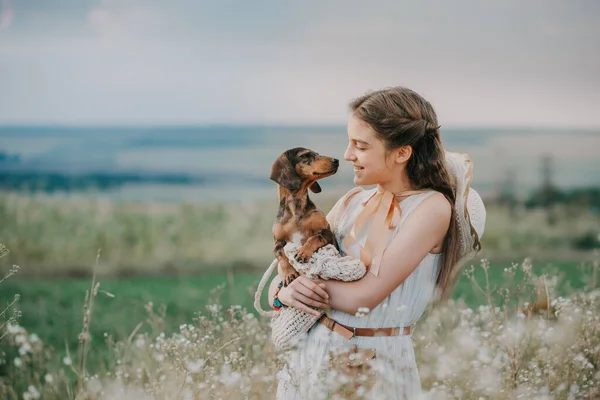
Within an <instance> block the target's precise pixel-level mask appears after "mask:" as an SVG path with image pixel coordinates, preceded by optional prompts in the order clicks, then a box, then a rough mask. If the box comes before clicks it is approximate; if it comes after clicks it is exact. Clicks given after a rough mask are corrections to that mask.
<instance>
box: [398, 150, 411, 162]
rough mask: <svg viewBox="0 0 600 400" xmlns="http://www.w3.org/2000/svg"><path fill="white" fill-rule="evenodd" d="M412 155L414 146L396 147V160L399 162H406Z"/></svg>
mask: <svg viewBox="0 0 600 400" xmlns="http://www.w3.org/2000/svg"><path fill="white" fill-rule="evenodd" d="M411 155H412V147H411V146H401V147H399V148H397V149H396V162H397V163H398V164H404V163H406V162H407V161H408V160H409V159H410V156H411Z"/></svg>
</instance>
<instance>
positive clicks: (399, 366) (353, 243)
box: [269, 87, 485, 399]
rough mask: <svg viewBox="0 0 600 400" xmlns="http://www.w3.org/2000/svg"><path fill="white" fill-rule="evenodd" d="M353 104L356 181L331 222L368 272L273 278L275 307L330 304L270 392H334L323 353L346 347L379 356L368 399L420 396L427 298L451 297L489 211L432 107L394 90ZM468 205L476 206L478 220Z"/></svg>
mask: <svg viewBox="0 0 600 400" xmlns="http://www.w3.org/2000/svg"><path fill="white" fill-rule="evenodd" d="M350 111H351V112H350V116H349V120H348V128H347V131H348V147H347V149H346V152H345V154H344V159H345V160H346V161H349V162H351V163H352V166H353V168H354V183H355V184H356V185H357V187H355V188H354V189H352V190H350V191H349V192H348V193H347V194H346V195H344V196H343V197H342V198H341V199H340V200H339V201H338V202H337V203H336V204H335V205H334V207H333V208H332V209H331V211H330V212H329V214H328V215H327V219H328V221H329V224H330V225H331V227H332V229H333V231H334V233H335V236H336V239H337V241H338V244H339V247H340V252H341V254H342V255H347V254H349V255H352V256H354V257H357V258H360V259H361V260H362V261H363V262H364V263H365V265H366V266H367V267H368V269H369V270H368V273H367V274H366V275H365V276H364V277H363V278H362V279H360V280H358V281H354V282H340V281H321V280H312V279H309V278H307V277H306V276H300V277H299V278H297V279H296V280H294V281H293V282H292V283H291V284H290V285H289V286H287V287H283V288H281V289H280V290H279V291H278V292H277V284H278V283H279V282H280V281H281V278H280V277H276V278H275V279H274V280H273V281H272V282H271V285H270V288H269V299H270V302H271V304H272V302H273V299H274V298H275V297H277V298H278V299H279V301H280V302H281V303H282V304H283V305H284V306H288V307H296V308H299V309H301V310H303V311H305V312H308V313H312V314H315V313H316V315H319V314H318V313H317V312H316V311H315V310H313V309H312V308H310V307H317V308H326V309H329V312H328V314H327V316H326V317H325V318H322V319H321V320H320V322H321V323H317V324H315V326H313V327H312V328H311V330H310V331H309V332H308V335H307V337H306V339H305V340H304V341H303V342H302V343H301V344H300V345H299V346H298V348H297V349H296V350H294V351H292V352H290V353H289V354H288V355H287V360H286V361H287V362H286V365H285V367H284V369H283V370H282V371H281V372H280V373H279V375H278V379H279V383H278V390H277V398H278V399H304V398H310V399H318V398H324V397H327V396H328V395H330V394H331V393H330V392H331V390H332V386H335V383H334V381H335V379H333V378H334V377H335V372H334V371H332V370H331V369H329V368H327V366H328V365H329V353H330V351H332V350H335V349H347V348H349V347H350V346H351V345H356V346H357V347H358V348H359V349H370V350H371V351H373V350H374V352H375V354H376V358H375V360H373V363H372V364H371V365H372V367H373V368H374V371H376V374H375V375H376V376H375V377H374V378H369V379H373V381H372V382H370V383H372V385H371V386H369V385H368V383H369V382H365V386H364V388H367V387H369V388H372V390H373V392H371V395H372V396H373V398H386V399H387V398H398V399H405V398H408V399H412V398H414V397H415V396H417V395H418V394H419V393H420V392H421V384H420V379H419V374H418V371H417V367H416V363H415V356H414V352H413V345H412V341H411V334H412V330H413V327H414V325H415V323H416V322H417V321H418V320H419V318H420V317H421V315H422V314H423V312H424V311H425V309H426V306H427V304H428V303H429V302H430V300H432V298H433V297H434V296H438V297H439V298H441V299H446V298H447V297H448V294H449V292H450V289H451V286H452V283H453V281H454V278H455V276H456V275H457V274H456V273H457V270H458V268H459V266H460V263H461V261H462V260H464V259H465V258H466V257H468V256H471V255H473V253H474V252H475V251H477V250H479V248H480V245H479V237H480V235H481V234H482V232H483V220H484V218H485V216H484V211H485V209H484V208H483V204H482V203H481V199H480V198H479V196H478V195H477V194H476V192H474V191H473V190H469V184H470V180H471V176H472V175H471V163H470V160H469V159H468V157H466V156H465V155H459V154H454V153H446V152H445V151H444V149H443V147H442V142H441V140H440V133H439V126H438V121H437V117H436V114H435V111H434V109H433V107H432V106H431V104H430V103H429V102H427V101H426V100H425V99H423V98H422V97H421V96H420V95H418V94H417V93H415V92H414V91H412V90H409V89H407V88H403V87H394V88H389V89H384V90H379V91H376V92H371V93H368V94H366V95H364V96H362V97H359V98H357V99H356V100H354V101H352V103H351V104H350ZM371 185H376V187H375V188H374V189H371V190H363V189H362V188H361V187H362V186H371ZM463 210H464V211H463ZM469 210H472V211H474V210H479V212H478V222H477V223H476V224H473V222H472V221H471V218H470V215H469V212H468V211H469ZM482 215H483V216H482ZM474 225H475V226H474ZM369 390H370V389H369Z"/></svg>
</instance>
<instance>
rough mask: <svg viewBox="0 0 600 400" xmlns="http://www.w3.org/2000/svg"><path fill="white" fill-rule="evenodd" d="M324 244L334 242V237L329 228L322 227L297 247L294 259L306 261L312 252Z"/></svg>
mask: <svg viewBox="0 0 600 400" xmlns="http://www.w3.org/2000/svg"><path fill="white" fill-rule="evenodd" d="M326 244H335V237H334V236H333V234H332V233H331V231H330V230H329V229H322V230H320V231H319V232H318V233H317V234H316V235H314V236H311V237H309V238H308V239H307V240H306V242H305V243H304V244H303V245H302V247H300V248H299V249H298V252H297V253H296V257H295V259H296V261H298V262H303V263H307V262H308V261H309V260H310V258H311V257H312V255H313V253H314V252H315V251H317V250H319V249H320V248H321V247H323V246H325V245H326Z"/></svg>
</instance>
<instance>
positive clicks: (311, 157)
mask: <svg viewBox="0 0 600 400" xmlns="http://www.w3.org/2000/svg"><path fill="white" fill-rule="evenodd" d="M338 166H339V161H338V160H337V159H335V158H331V157H325V156H321V155H319V154H318V153H316V152H314V151H312V150H309V149H305V148H303V147H296V148H293V149H290V150H287V151H285V152H283V153H282V154H281V155H280V156H279V157H278V158H277V160H275V162H274V163H273V167H272V168H271V180H273V181H275V182H277V183H278V184H279V185H281V186H283V187H284V188H286V189H288V190H290V191H296V190H298V189H300V188H301V187H303V186H305V185H307V186H308V187H310V190H312V191H313V192H315V193H319V192H321V186H319V184H318V183H317V180H319V179H321V178H325V177H328V176H331V175H333V174H335V173H336V172H337V169H338Z"/></svg>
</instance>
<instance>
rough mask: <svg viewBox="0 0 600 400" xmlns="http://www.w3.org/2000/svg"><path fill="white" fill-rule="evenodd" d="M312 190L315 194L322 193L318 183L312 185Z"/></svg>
mask: <svg viewBox="0 0 600 400" xmlns="http://www.w3.org/2000/svg"><path fill="white" fill-rule="evenodd" d="M310 190H312V191H313V193H321V185H319V183H318V182H315V183H313V184H312V185H310Z"/></svg>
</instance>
